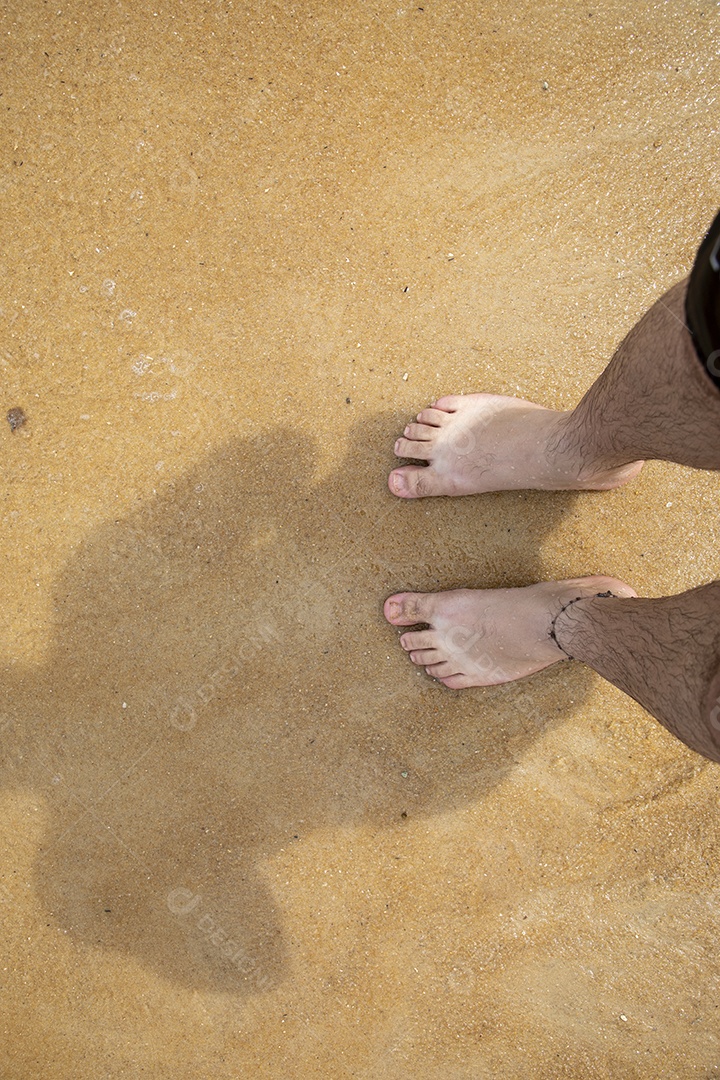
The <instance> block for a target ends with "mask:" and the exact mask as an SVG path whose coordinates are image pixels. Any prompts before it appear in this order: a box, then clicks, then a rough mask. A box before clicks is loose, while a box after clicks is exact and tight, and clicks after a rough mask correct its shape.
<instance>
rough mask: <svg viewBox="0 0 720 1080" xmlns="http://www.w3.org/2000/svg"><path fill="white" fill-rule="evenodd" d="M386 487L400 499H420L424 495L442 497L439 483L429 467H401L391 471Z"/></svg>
mask: <svg viewBox="0 0 720 1080" xmlns="http://www.w3.org/2000/svg"><path fill="white" fill-rule="evenodd" d="M388 487H389V488H390V490H391V491H392V493H393V495H397V496H398V498H400V499H422V498H423V497H425V496H426V495H442V494H443V492H442V491H441V489H440V488H441V486H440V481H439V478H438V477H437V475H436V474H435V471H434V470H433V468H432V467H431V466H426V465H402V466H401V467H400V468H399V469H393V471H392V472H391V473H390V475H389V477H388Z"/></svg>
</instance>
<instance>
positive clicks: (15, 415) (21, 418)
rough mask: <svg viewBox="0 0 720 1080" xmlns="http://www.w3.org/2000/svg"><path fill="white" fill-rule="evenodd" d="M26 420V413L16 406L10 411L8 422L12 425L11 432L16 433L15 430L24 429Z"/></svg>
mask: <svg viewBox="0 0 720 1080" xmlns="http://www.w3.org/2000/svg"><path fill="white" fill-rule="evenodd" d="M25 420H26V416H25V413H24V412H23V411H22V409H21V408H20V407H19V406H18V405H15V406H14V407H13V408H12V409H8V414H7V422H8V424H9V425H10V430H11V431H14V430H15V428H19V427H22V425H23V424H24V423H25Z"/></svg>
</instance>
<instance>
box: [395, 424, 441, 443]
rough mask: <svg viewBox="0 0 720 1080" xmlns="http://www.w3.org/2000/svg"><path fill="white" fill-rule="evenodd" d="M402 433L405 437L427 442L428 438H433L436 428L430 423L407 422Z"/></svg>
mask: <svg viewBox="0 0 720 1080" xmlns="http://www.w3.org/2000/svg"><path fill="white" fill-rule="evenodd" d="M403 435H404V437H405V438H406V439H412V440H414V441H417V442H427V441H428V440H429V439H434V438H435V437H436V435H437V428H436V427H431V425H430V424H408V426H407V427H406V428H405V430H404V431H403Z"/></svg>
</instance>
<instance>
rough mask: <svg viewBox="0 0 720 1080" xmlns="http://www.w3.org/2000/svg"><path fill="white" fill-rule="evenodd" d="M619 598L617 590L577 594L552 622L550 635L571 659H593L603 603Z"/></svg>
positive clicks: (586, 661) (586, 660)
mask: <svg viewBox="0 0 720 1080" xmlns="http://www.w3.org/2000/svg"><path fill="white" fill-rule="evenodd" d="M619 599H620V597H618V596H616V595H615V593H613V592H610V591H607V592H599V593H595V594H594V595H593V596H577V597H575V598H574V599H572V600H568V602H567V603H566V604H564V605H563V606H562V607H561V608H560V611H559V612H558V613H557V615H556V616H555V618H554V619H553V621H552V623H551V625H550V638H551V639H552V641H554V642H555V644H556V645H557V647H558V648H559V649H560V651H561V652H563V653H564V654H565V656H566V658H567V659H568V660H582V661H584V662H585V663H589V662H590V661H591V659H592V642H593V640H594V638H595V637H596V636H597V634H596V633H594V631H595V630H596V629H597V618H598V615H600V614H602V605H603V604H607V601H608V600H614V601H617V600H619Z"/></svg>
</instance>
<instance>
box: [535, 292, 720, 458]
mask: <svg viewBox="0 0 720 1080" xmlns="http://www.w3.org/2000/svg"><path fill="white" fill-rule="evenodd" d="M686 291H687V281H681V282H679V283H678V284H677V285H675V286H673V288H672V289H670V291H669V292H667V293H665V295H664V296H663V297H661V299H660V300H658V301H657V302H656V303H655V304H653V306H652V307H651V308H650V310H649V311H648V312H647V313H646V314H645V315H644V316H643V318H642V319H641V320H640V322H639V323H637V324H636V326H634V327H633V329H632V330H631V331H630V333H629V334H628V335H627V337H626V338H625V340H624V341H623V342H622V344H621V345H620V347H619V348H618V350H617V352H616V353H615V355H614V357H613V359H612V360H611V361H610V363H609V364H608V366H607V367H606V368H605V370H604V371H603V373H602V374H601V375H600V376H599V378H598V379H597V380H596V381H595V382H594V383H593V385H592V386H591V387H590V389H589V390H588V392H587V394H585V397H584V398H583V399H582V401H581V402H580V403H579V405H577V406H576V408H575V409H573V411H572V412H571V413H569V414H568V415H567V416H565V417H563V419H562V420H561V421H560V423H559V425H558V434H557V440H556V442H555V444H554V445H553V447H552V448H551V452H552V453H553V454H557V455H559V457H560V458H563V459H565V458H569V459H571V460H574V461H576V462H577V463H578V466H579V468H580V476H582V475H583V473H584V472H590V473H592V472H595V471H597V469H598V468H613V467H617V466H618V465H623V464H627V463H628V462H631V461H637V460H638V459H641V458H655V459H659V460H662V461H675V462H677V463H678V464H680V465H690V466H692V467H693V468H696V469H720V438H718V435H719V433H720V390H718V388H717V387H716V386H715V384H714V383H713V381H712V380H711V379H710V377H709V375H708V373H707V372H706V371H705V370H704V368H703V365H702V364H701V362H700V360H699V359H698V356H697V353H696V352H695V348H694V346H693V343H692V338H691V336H690V332H689V330H688V329H687V326H686V324H685V294H686Z"/></svg>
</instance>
